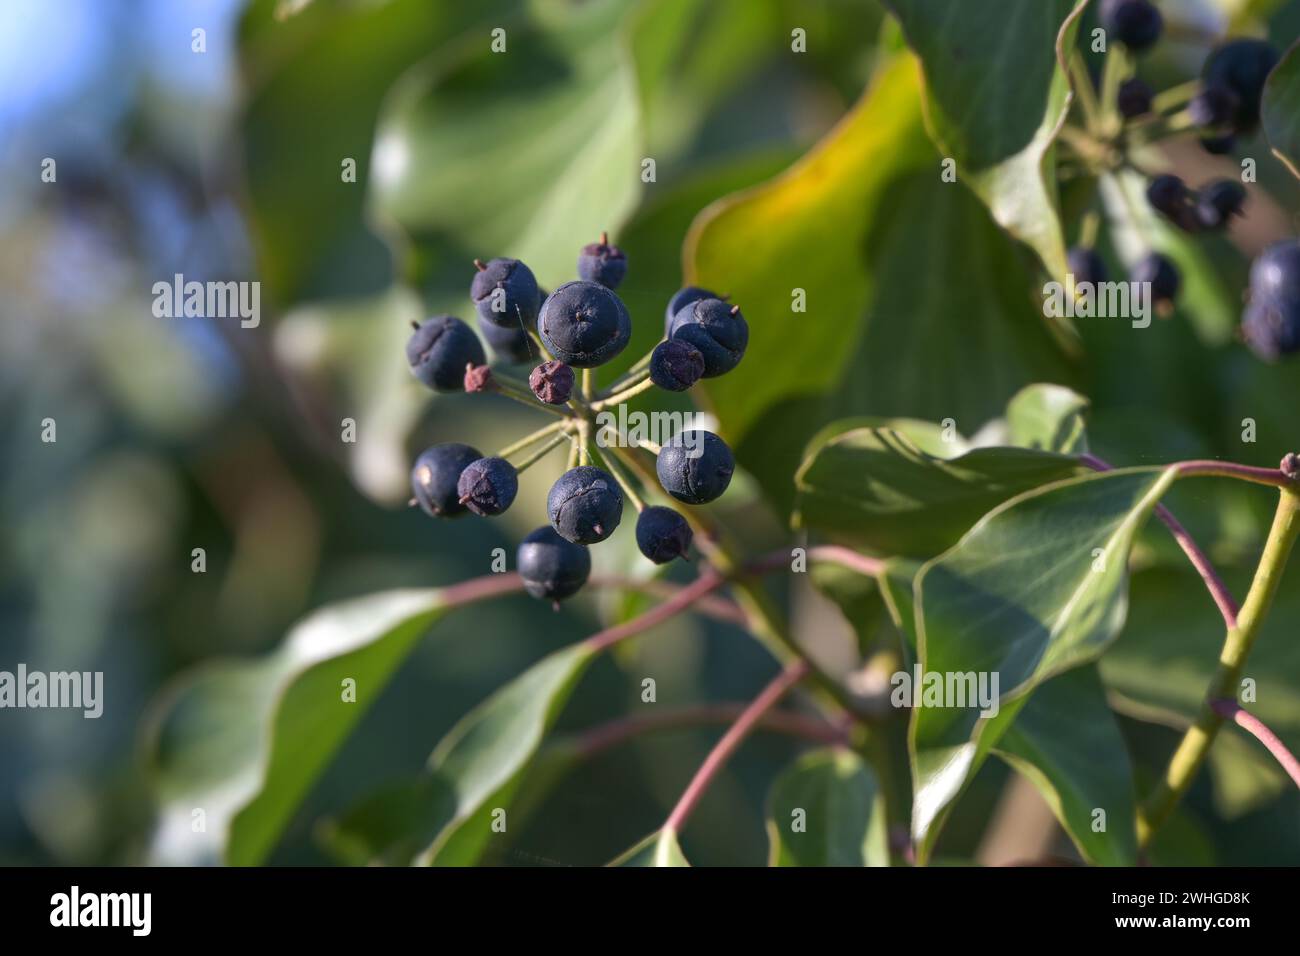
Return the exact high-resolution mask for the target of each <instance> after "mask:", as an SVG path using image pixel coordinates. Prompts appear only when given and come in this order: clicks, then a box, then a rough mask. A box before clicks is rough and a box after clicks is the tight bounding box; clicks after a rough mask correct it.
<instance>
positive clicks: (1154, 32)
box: [1099, 0, 1164, 53]
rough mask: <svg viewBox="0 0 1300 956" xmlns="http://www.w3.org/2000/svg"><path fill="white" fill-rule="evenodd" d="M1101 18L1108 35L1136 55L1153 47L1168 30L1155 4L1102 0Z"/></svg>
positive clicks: (1123, 0) (1145, 0)
mask: <svg viewBox="0 0 1300 956" xmlns="http://www.w3.org/2000/svg"><path fill="white" fill-rule="evenodd" d="M1099 17H1100V20H1101V25H1102V28H1103V29H1105V31H1106V33H1107V34H1108V35H1110V36H1113V37H1114V38H1115V39H1116V40H1118V41H1119V42H1120V43H1123V44H1124V45H1125V46H1126V47H1128V48H1129V49H1130V50H1132V51H1133V52H1134V53H1141V52H1143V51H1144V50H1149V49H1150V48H1151V47H1153V46H1154V45H1155V42H1156V41H1157V40H1159V39H1160V31H1161V29H1162V28H1163V27H1164V17H1162V16H1161V15H1160V11H1159V10H1158V9H1156V6H1155V4H1153V3H1151V0H1102V2H1101V12H1100V14H1099Z"/></svg>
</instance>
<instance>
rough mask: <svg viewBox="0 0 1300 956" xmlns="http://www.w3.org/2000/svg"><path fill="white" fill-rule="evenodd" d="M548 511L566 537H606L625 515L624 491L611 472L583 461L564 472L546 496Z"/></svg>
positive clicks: (580, 539)
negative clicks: (583, 463)
mask: <svg viewBox="0 0 1300 956" xmlns="http://www.w3.org/2000/svg"><path fill="white" fill-rule="evenodd" d="M546 513H547V515H548V517H550V519H551V527H553V528H554V529H555V530H556V531H557V532H559V534H560V536H561V537H562V538H564V539H565V540H568V541H572V542H574V543H575V544H595V543H596V542H597V541H604V540H605V539H606V538H608V537H609V536H610V535H611V534H613V533H614V529H615V528H617V527H618V523H619V521H620V520H622V518H623V492H622V489H620V488H619V486H618V482H617V481H615V480H614V478H613V476H612V475H610V474H609V472H607V471H604V470H602V469H600V468H596V467H594V466H592V465H580V466H579V467H577V468H572V469H570V470H569V471H566V472H565V473H564V474H562V475H561V476H560V477H559V479H558V480H557V481H556V482H555V484H553V485H552V486H551V492H550V494H548V495H547V496H546Z"/></svg>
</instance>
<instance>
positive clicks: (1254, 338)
mask: <svg viewBox="0 0 1300 956" xmlns="http://www.w3.org/2000/svg"><path fill="white" fill-rule="evenodd" d="M1242 333H1243V335H1244V336H1245V339H1246V343H1247V344H1248V345H1249V346H1250V348H1251V350H1252V351H1254V352H1255V354H1256V355H1258V356H1259V357H1260V358H1262V359H1265V360H1266V361H1274V360H1276V359H1278V358H1280V357H1282V356H1284V355H1294V354H1295V353H1296V352H1300V240H1296V239H1288V240H1286V241H1284V242H1278V243H1274V244H1273V245H1271V246H1269V247H1268V248H1267V249H1265V250H1264V252H1263V253H1261V254H1260V256H1259V258H1258V259H1256V260H1255V262H1254V264H1253V265H1252V266H1251V267H1250V300H1249V302H1248V303H1247V305H1246V311H1245V314H1244V315H1243V316H1242Z"/></svg>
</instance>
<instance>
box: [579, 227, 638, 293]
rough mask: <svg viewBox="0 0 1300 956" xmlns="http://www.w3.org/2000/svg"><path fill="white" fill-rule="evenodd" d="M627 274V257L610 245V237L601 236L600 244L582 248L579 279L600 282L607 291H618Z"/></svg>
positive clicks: (591, 244) (596, 243)
mask: <svg viewBox="0 0 1300 956" xmlns="http://www.w3.org/2000/svg"><path fill="white" fill-rule="evenodd" d="M626 274H627V256H625V255H623V250H622V249H620V248H619V247H618V246H614V245H610V242H609V236H608V235H607V234H605V233H603V232H602V233H601V234H600V242H592V243H588V244H587V245H585V246H583V247H582V253H581V255H579V256H578V278H579V279H585V280H586V281H588V282H599V283H600V284H601V285H603V286H604V287H605V288H607V289H617V288H618V284H619V283H620V282H622V281H623V276H625V275H626Z"/></svg>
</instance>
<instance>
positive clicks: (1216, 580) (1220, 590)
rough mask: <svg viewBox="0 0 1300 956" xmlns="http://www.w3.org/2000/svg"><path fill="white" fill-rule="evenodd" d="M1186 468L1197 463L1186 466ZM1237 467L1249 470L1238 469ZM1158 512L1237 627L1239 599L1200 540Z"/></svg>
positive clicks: (1095, 461) (1099, 464)
mask: <svg viewBox="0 0 1300 956" xmlns="http://www.w3.org/2000/svg"><path fill="white" fill-rule="evenodd" d="M1079 461H1081V462H1082V463H1083V464H1085V465H1087V466H1088V467H1089V468H1091V469H1092V470H1093V471H1110V470H1111V469H1112V468H1113V466H1112V465H1110V464H1109V463H1108V462H1105V461H1102V460H1101V459H1100V458H1098V457H1097V456H1095V455H1080V456H1079ZM1184 464H1195V463H1194V462H1185V463H1184ZM1175 467H1177V468H1178V469H1179V473H1180V474H1198V473H1199V472H1184V471H1183V470H1182V466H1181V465H1176V466H1175ZM1234 467H1245V466H1244V465H1238V466H1234ZM1254 470H1256V471H1265V470H1266V469H1263V468H1259V469H1254ZM1278 474H1279V475H1280V474H1282V473H1281V472H1280V471H1279V472H1278ZM1155 510H1156V517H1157V518H1159V519H1160V520H1161V521H1162V522H1164V525H1165V527H1166V528H1168V529H1169V532H1170V533H1171V534H1172V535H1173V536H1174V540H1175V541H1177V542H1178V544H1179V546H1180V547H1181V548H1182V549H1183V552H1184V553H1185V554H1186V555H1187V557H1188V559H1189V560H1190V561H1191V562H1192V567H1194V568H1196V571H1197V573H1198V574H1200V576H1201V578H1202V580H1204V581H1205V586H1206V588H1208V589H1209V592H1210V597H1212V598H1214V603H1215V604H1217V605H1218V607H1219V613H1220V614H1222V615H1223V621H1224V623H1225V624H1227V625H1228V627H1229V629H1231V628H1234V627H1236V626H1237V612H1238V611H1240V610H1241V608H1240V606H1239V605H1238V604H1237V601H1236V599H1235V598H1234V597H1233V596H1232V594H1231V593H1230V592H1229V591H1228V586H1227V585H1226V584H1224V583H1223V579H1222V578H1221V577H1219V572H1218V571H1216V570H1214V565H1212V564H1211V563H1210V559H1209V557H1208V556H1207V555H1206V554H1205V552H1204V551H1202V550H1201V547H1200V545H1198V544H1197V543H1196V540H1195V539H1194V538H1193V537H1192V536H1191V534H1190V533H1189V532H1188V530H1187V529H1186V528H1185V527H1183V524H1182V522H1181V521H1179V520H1178V519H1177V518H1175V517H1174V515H1173V512H1171V511H1170V510H1169V509H1168V508H1166V507H1165V506H1164V505H1161V504H1157V505H1156V509H1155Z"/></svg>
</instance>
